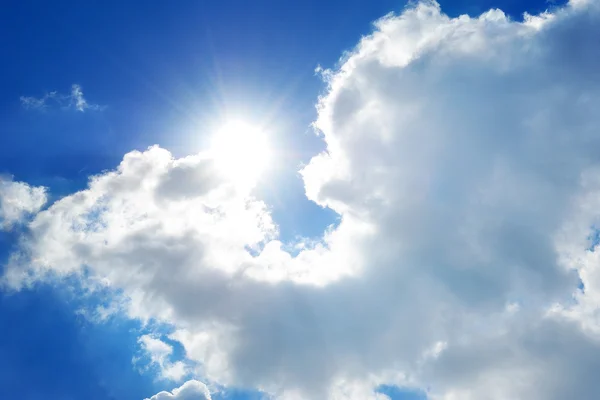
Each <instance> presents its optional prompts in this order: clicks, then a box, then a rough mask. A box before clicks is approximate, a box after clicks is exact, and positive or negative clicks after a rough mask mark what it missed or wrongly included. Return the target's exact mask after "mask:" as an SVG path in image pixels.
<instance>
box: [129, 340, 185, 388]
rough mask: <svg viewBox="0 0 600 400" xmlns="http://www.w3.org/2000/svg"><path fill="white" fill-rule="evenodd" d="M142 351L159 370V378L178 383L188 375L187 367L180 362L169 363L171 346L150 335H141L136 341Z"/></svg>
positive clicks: (171, 352) (171, 351)
mask: <svg viewBox="0 0 600 400" xmlns="http://www.w3.org/2000/svg"><path fill="white" fill-rule="evenodd" d="M138 342H139V344H140V346H141V347H142V349H143V350H144V351H145V352H146V353H147V354H148V356H149V357H150V361H151V363H152V364H154V365H156V366H158V367H159V369H160V373H161V377H162V378H164V379H169V380H172V381H180V380H181V379H182V378H183V377H184V376H185V375H187V374H188V372H189V371H188V367H187V366H186V365H185V363H183V362H182V361H171V360H170V358H171V356H172V354H173V346H172V345H170V344H168V343H165V342H164V341H162V340H160V338H158V337H155V336H152V335H143V336H141V337H140V338H139V340H138Z"/></svg>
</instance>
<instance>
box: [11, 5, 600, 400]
mask: <svg viewBox="0 0 600 400" xmlns="http://www.w3.org/2000/svg"><path fill="white" fill-rule="evenodd" d="M598 37H600V3H599V2H598V1H595V0H587V1H583V0H578V1H572V2H571V3H569V4H568V5H566V6H565V7H563V8H559V9H556V10H554V11H552V12H551V13H544V14H541V15H537V16H530V15H527V16H525V18H524V20H523V21H513V20H510V19H509V18H508V17H507V16H505V15H504V14H503V13H502V12H501V11H499V10H491V11H489V12H486V13H484V14H483V15H481V16H478V17H469V16H460V17H457V18H450V17H448V16H446V15H445V14H444V13H443V12H442V10H441V9H440V7H439V5H438V4H436V3H433V2H424V3H419V4H416V5H414V6H411V7H410V8H408V9H406V10H405V11H403V12H402V13H400V14H397V15H396V14H391V15H388V16H386V17H384V18H383V19H381V20H379V21H378V22H377V23H376V24H375V29H374V32H373V33H372V34H371V35H369V36H366V37H364V38H363V39H362V40H361V41H360V43H359V44H358V45H357V46H356V48H355V49H354V50H353V51H351V52H350V53H349V54H348V55H347V56H346V57H345V58H344V59H343V60H342V61H341V62H340V66H339V68H338V69H336V70H331V71H325V72H324V77H325V79H326V82H327V90H326V91H325V93H324V94H323V96H322V97H321V98H320V99H319V102H318V113H319V115H318V119H317V121H316V122H315V126H316V128H317V129H318V130H319V132H320V134H321V135H322V137H323V140H324V141H325V142H326V144H327V150H326V151H325V152H323V153H322V154H319V155H316V156H315V157H314V158H313V159H312V160H311V161H310V163H309V164H308V165H306V166H305V167H304V168H303V169H302V171H301V173H302V177H303V179H304V183H305V187H306V195H307V197H308V198H309V199H311V200H312V201H314V202H316V203H318V204H320V205H322V206H324V207H329V208H331V209H333V210H335V211H336V212H337V213H338V214H339V215H340V221H341V222H340V224H339V225H338V226H337V227H335V228H331V229H329V230H327V231H326V232H325V233H324V235H323V237H322V238H321V240H319V241H316V242H311V244H310V245H308V246H305V247H304V248H303V249H302V250H301V251H300V252H299V253H297V254H293V255H292V254H289V253H288V252H286V251H285V249H286V248H287V247H286V246H285V245H283V244H282V243H281V242H280V241H278V239H277V226H276V224H275V222H274V221H273V220H272V219H271V216H270V213H269V209H268V207H267V205H265V204H264V203H263V202H262V201H260V200H259V199H256V198H254V197H253V196H252V195H251V193H252V192H251V188H250V187H249V186H250V185H239V184H238V183H239V182H238V181H236V180H235V179H230V177H229V176H227V175H224V174H223V173H222V172H221V171H220V169H219V168H218V167H216V164H215V162H214V160H213V158H211V155H210V154H208V153H201V154H198V155H193V156H189V157H186V158H181V159H176V158H174V157H173V156H172V155H171V154H170V153H169V152H168V151H166V150H164V149H161V148H159V147H153V148H150V149H148V150H147V151H144V152H132V153H129V154H127V155H126V156H125V157H124V159H123V162H122V163H121V164H120V165H119V166H118V168H117V169H115V170H114V171H109V172H106V173H103V174H101V175H98V176H95V177H92V178H91V180H90V184H89V187H88V188H87V189H86V190H83V191H80V192H77V193H74V194H72V195H71V196H68V197H65V198H63V199H61V200H59V201H57V202H55V203H54V204H52V205H51V206H50V207H49V208H48V209H46V210H44V211H42V212H40V213H38V214H37V216H36V217H35V219H34V220H33V221H32V222H31V223H30V224H29V225H28V228H29V232H28V234H27V236H26V237H24V238H23V239H22V241H21V250H22V251H21V252H19V255H18V256H14V257H12V258H11V260H10V263H9V265H8V266H7V268H6V274H5V281H6V282H8V283H9V284H11V285H12V286H14V287H20V285H23V284H26V283H27V282H29V281H31V280H36V279H44V277H45V276H47V275H48V273H52V274H53V276H55V275H56V274H58V275H65V276H66V275H73V274H77V273H78V272H79V271H81V270H82V269H83V268H85V269H86V270H88V271H91V272H92V273H94V274H96V275H98V276H101V277H102V278H104V279H105V280H106V282H109V284H110V285H113V286H114V287H115V288H119V289H121V290H122V291H123V293H124V294H125V295H126V296H127V298H128V302H127V305H126V307H125V312H127V313H128V314H129V315H130V316H131V317H134V318H141V319H143V320H144V319H149V318H156V319H158V320H160V321H163V322H166V323H170V324H172V325H173V327H174V330H173V333H172V334H171V335H170V338H169V339H170V340H175V341H178V342H180V343H181V344H182V345H183V347H184V349H185V352H186V355H187V357H188V358H189V359H191V360H193V361H197V362H198V364H197V365H198V368H197V370H195V371H194V372H193V373H194V374H195V375H196V376H198V377H199V378H202V379H206V380H207V381H210V382H215V383H218V384H223V385H241V386H244V387H255V388H259V389H261V390H263V391H266V392H269V393H271V394H273V395H274V396H275V397H276V398H281V399H287V400H290V399H331V400H343V399H358V398H360V399H382V398H385V397H386V396H384V395H383V394H378V393H376V388H377V387H378V386H379V385H382V384H392V385H394V384H395V385H400V386H406V387H411V388H422V389H426V391H427V393H428V396H429V397H430V398H432V399H445V400H452V399H461V400H469V399H478V400H481V399H484V400H503V399H507V398H512V399H529V400H542V399H544V400H548V399H563V398H567V397H569V398H571V397H572V398H597V397H599V396H600V392H599V389H598V386H597V384H596V379H595V376H594V373H593V372H594V371H596V370H597V368H598V361H597V360H599V359H600V347H599V346H600V324H599V322H600V321H598V316H597V315H598V313H597V306H596V305H597V304H598V298H600V291H599V290H598V288H599V287H600V267H599V265H598V264H599V263H598V254H597V253H596V252H595V246H596V242H597V240H596V239H594V238H595V237H597V235H596V234H595V227H597V226H598V224H599V223H600V221H599V217H600V207H599V206H600V204H599V203H600V153H599V152H598V149H600V130H599V129H598V127H599V126H600V113H598V109H599V108H600V72H599V71H600V70H598V68H597V66H598V65H599V63H600V47H598V46H597V43H596V42H597V38H598ZM154 344H156V343H154ZM154 350H155V351H154V353H155V354H157V352H158V350H157V347H156V346H154ZM164 350H165V349H163V353H164ZM159 353H160V352H159ZM163 353H161V354H163ZM163 355H164V354H163ZM159 359H160V358H159ZM198 385H199V384H198V383H196V382H194V381H191V382H188V383H187V384H186V385H184V386H183V387H182V388H180V389H179V390H176V391H174V392H173V393H160V394H158V395H157V396H155V397H154V398H153V399H155V400H157V399H170V398H183V397H181V396H183V394H182V393H184V392H185V393H187V392H186V390H187V389H186V388H189V387H203V386H202V385H200V386H198ZM194 390H195V389H194ZM190 391H191V392H193V390H192V389H190ZM196 392H197V393H198V392H199V391H198V390H196ZM177 396H180V397H177ZM205 396H207V395H206V394H205ZM185 398H187V397H185ZM200 398H202V397H200Z"/></svg>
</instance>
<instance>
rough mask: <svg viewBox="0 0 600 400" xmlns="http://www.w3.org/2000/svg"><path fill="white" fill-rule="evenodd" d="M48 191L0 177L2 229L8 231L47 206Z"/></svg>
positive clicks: (0, 225)
mask: <svg viewBox="0 0 600 400" xmlns="http://www.w3.org/2000/svg"><path fill="white" fill-rule="evenodd" d="M46 200H47V198H46V189H45V188H43V187H34V186H29V185H28V184H26V183H23V182H14V181H13V180H12V179H7V178H2V177H0V229H4V230H8V229H10V228H12V226H13V225H14V224H18V223H21V222H22V221H23V220H24V219H25V218H26V217H27V216H29V215H31V214H33V213H36V212H37V211H39V210H40V208H42V206H43V205H44V204H46Z"/></svg>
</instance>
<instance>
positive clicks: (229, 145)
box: [210, 120, 271, 184]
mask: <svg viewBox="0 0 600 400" xmlns="http://www.w3.org/2000/svg"><path fill="white" fill-rule="evenodd" d="M210 153H211V155H212V157H213V159H214V161H215V164H216V166H217V168H218V170H219V172H221V173H223V174H224V175H226V176H227V177H228V178H230V179H232V180H235V181H238V182H245V183H248V184H253V183H256V181H257V180H258V178H260V176H261V175H262V174H263V173H264V172H265V170H266V168H267V166H268V164H269V162H270V161H271V147H270V145H269V141H268V138H267V135H266V133H265V132H264V130H262V129H260V128H258V127H257V126H254V125H252V124H248V123H246V122H244V121H240V120H232V121H229V122H227V123H226V124H225V125H223V126H222V127H221V128H219V129H217V131H216V132H215V134H214V136H213V138H212V141H211V145H210Z"/></svg>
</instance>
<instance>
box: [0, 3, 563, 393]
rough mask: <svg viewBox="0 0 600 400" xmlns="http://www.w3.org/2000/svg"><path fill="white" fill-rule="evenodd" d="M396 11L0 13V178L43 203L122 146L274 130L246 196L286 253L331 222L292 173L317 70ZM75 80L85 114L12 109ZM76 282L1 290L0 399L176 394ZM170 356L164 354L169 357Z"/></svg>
mask: <svg viewBox="0 0 600 400" xmlns="http://www.w3.org/2000/svg"><path fill="white" fill-rule="evenodd" d="M167 3H168V4H167ZM440 4H441V7H442V9H443V11H444V12H445V13H446V14H447V15H449V16H450V17H454V16H457V15H460V14H463V13H468V14H470V15H471V16H477V15H479V14H480V13H482V12H484V11H487V10H488V9H490V8H500V9H502V10H503V11H505V12H506V13H507V14H509V15H511V16H513V17H514V18H517V19H519V18H520V15H522V13H523V12H530V13H532V14H535V13H538V12H540V11H543V10H545V9H548V8H552V7H554V6H555V4H553V3H548V2H547V1H545V0H539V1H538V0H536V1H526V2H523V1H516V0H496V1H492V0H485V1H475V2H473V1H462V0H457V1H452V0H449V1H441V2H440ZM404 6H405V3H404V2H401V1H392V0H344V1H339V0H306V1H299V0H298V1H296V0H294V1H277V0H256V1H252V2H250V1H246V0H222V1H213V0H207V1H191V0H182V1H177V2H160V1H150V2H144V3H143V4H142V3H141V2H133V1H129V2H123V1H83V2H82V1H66V0H65V1H61V2H54V3H50V2H44V1H13V2H9V3H8V4H5V5H3V10H2V12H1V13H0V49H2V59H3V60H4V61H3V62H2V63H0V88H1V89H0V174H1V175H3V176H4V175H6V176H12V177H13V179H14V180H15V181H22V182H26V183H28V184H29V185H31V186H44V187H47V188H48V195H49V199H50V201H49V203H48V204H51V203H52V201H54V200H56V199H59V198H61V197H63V196H66V195H68V194H71V193H74V192H76V191H78V190H82V189H84V188H85V187H86V185H87V181H88V178H89V177H90V176H91V175H95V174H99V173H101V172H102V171H105V170H107V169H112V168H115V167H116V165H118V164H119V162H120V161H121V159H122V158H123V155H124V154H126V153H127V152H129V151H131V150H133V149H138V150H144V149H146V148H147V147H148V146H151V145H153V144H159V145H160V146H161V147H163V148H166V149H168V150H169V151H171V153H172V154H173V156H174V157H183V156H187V155H190V154H195V153H197V152H199V151H200V150H202V146H203V145H204V144H205V141H206V140H207V137H208V133H207V127H213V126H215V121H216V122H217V123H218V121H221V120H223V119H227V118H230V117H232V116H234V117H236V118H237V117H240V116H241V117H242V118H245V119H248V120H251V121H253V122H256V123H258V124H262V125H267V126H269V127H271V128H270V129H271V130H272V131H273V132H274V135H273V136H274V139H273V144H272V146H273V147H274V152H275V153H276V154H277V164H276V165H273V166H272V167H271V173H270V174H269V176H268V178H266V179H265V180H264V181H262V182H261V184H260V185H259V186H258V187H257V188H256V189H255V192H254V195H255V196H257V197H258V198H261V199H262V200H264V201H265V203H266V204H268V206H269V207H270V209H271V214H272V217H273V220H274V221H275V222H276V223H277V225H278V227H279V237H280V238H281V240H282V241H283V242H284V243H287V242H293V241H294V240H296V239H297V238H298V237H305V238H319V237H321V235H322V232H323V230H324V229H326V228H327V227H328V226H329V225H331V224H337V223H339V221H340V212H339V210H337V212H336V211H333V210H332V208H335V206H330V208H323V207H321V206H320V205H317V204H316V203H315V202H314V201H311V200H309V199H308V198H307V197H306V196H305V195H304V185H303V181H302V179H301V178H300V177H299V174H298V169H299V166H300V165H301V164H306V163H309V161H310V160H311V158H312V157H313V156H315V155H316V154H317V153H319V152H320V151H322V150H324V149H325V148H326V144H325V143H324V141H323V140H322V139H321V138H319V137H317V136H316V135H315V134H314V132H313V130H312V128H311V126H310V125H311V123H312V122H313V121H315V120H316V118H317V111H316V108H315V105H316V103H317V101H318V98H319V96H320V95H322V94H323V93H325V91H326V84H325V83H324V82H323V81H322V79H321V78H320V77H319V76H317V74H315V68H316V67H317V66H323V67H324V68H334V67H335V66H336V65H337V63H338V60H339V59H340V57H341V56H342V55H343V53H344V51H348V50H351V49H353V48H354V46H355V45H356V44H357V42H358V41H359V39H360V38H361V36H363V35H366V34H369V33H370V32H371V31H372V29H373V28H372V23H373V21H375V20H377V19H378V18H380V17H382V16H384V15H385V14H387V13H388V12H392V11H393V12H401V11H402V10H403V9H404ZM73 84H77V85H80V86H81V88H82V91H83V95H84V96H85V99H86V101H87V102H88V104H89V105H91V106H93V105H98V109H97V110H94V109H93V107H91V108H89V109H86V110H85V112H78V111H77V110H76V109H74V107H72V106H71V107H66V106H65V105H64V104H67V103H68V102H69V101H71V100H64V101H66V102H67V103H64V101H62V103H61V104H59V103H60V102H56V101H54V100H52V99H49V100H48V107H46V108H45V109H34V108H27V107H24V104H23V102H22V101H20V98H21V97H22V96H26V97H27V96H31V97H35V98H41V97H43V96H44V95H46V94H47V93H51V92H54V91H56V92H57V93H59V95H60V96H69V93H71V90H72V85H73ZM27 235H28V232H27V229H26V228H22V227H17V228H15V229H14V230H12V231H9V232H2V231H1V230H0V255H1V256H2V260H3V261H6V262H8V259H9V256H10V254H11V253H13V252H14V251H18V249H19V240H21V239H22V237H23V236H27ZM479 278H481V279H485V277H479ZM457 279H459V280H460V279H462V278H461V277H459V278H457ZM77 285H78V283H74V282H69V281H67V282H54V281H50V282H41V283H36V284H34V285H33V287H31V288H29V289H23V290H20V291H14V290H9V289H7V290H6V291H4V292H2V293H0V397H1V398H20V399H24V400H30V399H31V400H37V399H65V400H66V399H82V398H86V399H90V400H96V399H98V400H104V399H107V400H108V399H115V400H120V399H140V400H141V399H145V398H149V397H151V396H152V395H154V394H156V393H158V392H160V391H161V390H168V391H170V390H172V389H174V388H176V387H178V386H180V383H176V382H172V381H169V380H167V379H161V378H160V377H159V376H157V372H156V371H155V368H154V369H153V368H148V369H146V370H144V368H140V367H139V366H137V365H134V364H133V363H132V358H133V357H136V356H139V355H140V354H142V353H140V352H141V350H140V345H139V343H138V337H139V335H140V332H142V333H143V332H147V331H149V330H151V329H150V328H148V327H147V326H146V327H142V324H141V323H140V322H139V321H136V320H130V319H128V318H126V317H124V316H123V315H116V316H111V317H110V318H108V319H107V320H105V321H103V322H101V323H96V322H93V321H90V320H88V319H86V318H85V317H84V316H82V315H81V313H79V312H77V311H78V310H81V309H92V308H93V307H95V306H96V305H97V304H100V303H102V302H103V301H105V299H103V298H102V297H101V296H100V297H98V296H99V295H97V294H96V295H94V296H91V297H90V296H81V295H80V294H78V291H79V289H77ZM105 295H106V296H112V294H110V293H109V294H105ZM465 296H466V294H465ZM492 303H493V301H491V300H490V303H489V304H492ZM486 304H488V303H486ZM291 318H294V316H293V315H292V316H291ZM274 326H277V325H276V324H275V325H274ZM274 329H275V328H274ZM159 331H160V329H159ZM181 354H182V350H181V349H179V350H178V349H177V346H176V348H175V353H174V355H173V356H172V357H171V358H172V361H175V359H176V358H177V356H178V355H179V356H181ZM143 357H146V356H142V358H143ZM144 362H145V363H146V364H149V362H148V360H147V359H146V360H145V361H144V360H142V361H141V363H142V364H143V363H144ZM248 376H250V375H248ZM188 377H192V376H191V375H190V376H188ZM194 377H195V378H198V379H202V378H203V377H202V376H194ZM251 381H252V379H250V378H248V379H240V381H239V385H235V384H234V385H231V386H230V387H228V388H226V389H225V388H221V392H220V393H216V394H214V395H213V398H214V399H240V400H241V399H256V398H261V396H263V395H261V394H260V393H259V392H258V391H256V390H255V389H256V388H253V387H250V385H246V382H251ZM379 390H380V391H381V393H386V394H387V395H388V396H389V397H390V398H391V399H392V400H400V399H401V400H409V399H410V400H412V399H421V398H425V397H426V396H425V394H424V393H423V392H421V391H419V390H408V389H406V390H404V389H400V388H398V387H396V386H394V385H382V386H381V387H380V388H379Z"/></svg>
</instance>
